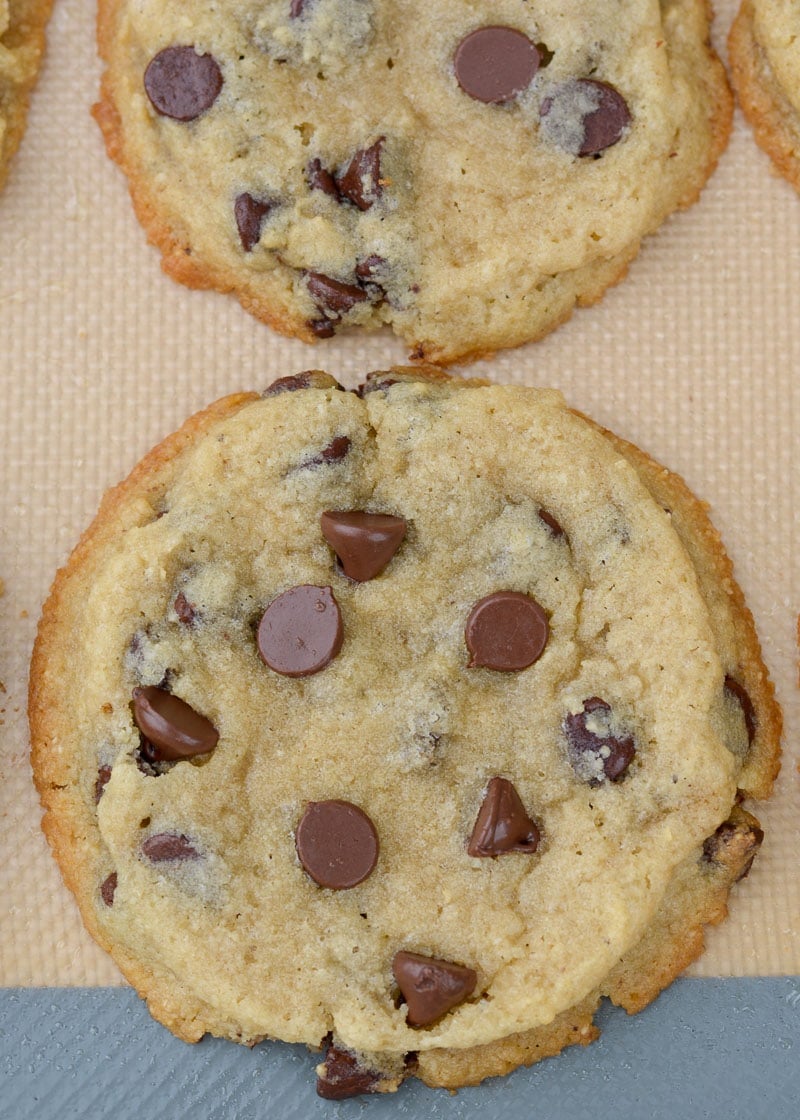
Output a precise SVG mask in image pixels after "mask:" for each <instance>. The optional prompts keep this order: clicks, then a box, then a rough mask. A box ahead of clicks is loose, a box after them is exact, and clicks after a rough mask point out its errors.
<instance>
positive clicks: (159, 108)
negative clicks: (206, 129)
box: [144, 46, 222, 121]
mask: <svg viewBox="0 0 800 1120" xmlns="http://www.w3.org/2000/svg"><path fill="white" fill-rule="evenodd" d="M144 88H145V90H146V91H147V96H148V97H149V98H150V101H151V103H152V105H153V108H154V109H155V110H156V112H158V113H160V114H161V116H162V117H171V118H172V119H173V120H176V121H193V120H194V119H195V117H199V116H200V114H201V113H204V112H205V111H206V109H210V108H211V106H212V105H213V104H214V102H215V101H216V99H217V96H218V95H219V91H220V90H221V89H222V71H221V70H220V68H219V66H218V64H217V61H216V59H215V58H214V57H213V55H210V54H198V53H197V51H196V50H195V49H194V47H192V46H184V47H166V48H165V49H164V50H163V51H159V52H158V54H157V55H156V56H155V57H154V58H152V59H151V60H150V63H149V65H148V67H147V69H146V70H145V72H144Z"/></svg>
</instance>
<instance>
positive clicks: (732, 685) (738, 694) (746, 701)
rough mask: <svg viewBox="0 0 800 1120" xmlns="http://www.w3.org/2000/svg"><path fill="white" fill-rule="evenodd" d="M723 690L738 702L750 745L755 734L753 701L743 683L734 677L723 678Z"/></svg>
mask: <svg viewBox="0 0 800 1120" xmlns="http://www.w3.org/2000/svg"><path fill="white" fill-rule="evenodd" d="M725 691H726V692H727V693H728V695H729V696H732V697H733V699H734V700H737V701H738V702H739V705H740V707H741V709H742V715H743V716H744V724H745V727H746V728H747V741H748V743H749V744H750V745H751V746H752V743H753V739H754V738H755V735H756V710H755V708H754V707H753V701H752V700H751V699H750V694H749V693H748V691H747V689H746V688H745V687H744V685H741V684H739V682H738V681H737V680H736V679H735V677H726V678H725Z"/></svg>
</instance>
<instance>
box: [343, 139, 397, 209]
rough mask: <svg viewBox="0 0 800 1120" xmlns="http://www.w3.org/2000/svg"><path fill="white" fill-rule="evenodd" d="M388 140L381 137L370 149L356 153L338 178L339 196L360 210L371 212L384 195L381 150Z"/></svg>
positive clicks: (363, 149)
mask: <svg viewBox="0 0 800 1120" xmlns="http://www.w3.org/2000/svg"><path fill="white" fill-rule="evenodd" d="M385 140H386V137H385V136H381V137H379V138H378V139H377V140H376V141H375V143H374V144H372V145H371V146H370V147H369V148H362V149H361V150H360V151H358V152H356V154H355V155H354V156H353V158H352V159H351V160H350V162H349V163H348V165H347V167H346V168H345V169H344V171H343V172H342V173H341V175H337V176H336V186H337V187H338V189H339V194H340V195H342V196H344V198H347V199H349V200H350V202H352V203H354V204H355V205H356V206H357V207H358V208H359V210H369V208H370V206H372V205H373V204H374V203H375V202H376V201H377V200H378V199H379V198H380V196H381V194H382V193H383V184H382V183H381V149H382V148H383V144H384V142H385Z"/></svg>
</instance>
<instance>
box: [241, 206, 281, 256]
mask: <svg viewBox="0 0 800 1120" xmlns="http://www.w3.org/2000/svg"><path fill="white" fill-rule="evenodd" d="M274 206H275V203H274V202H273V201H271V200H268V199H258V198H254V197H253V195H251V194H247V193H245V194H240V195H239V196H238V198H237V199H236V202H235V203H234V204H233V214H234V217H235V218H236V228H237V229H238V230H239V239H240V241H241V242H242V248H243V249H244V251H245V253H251V252H252V251H253V249H254V248H255V246H256V245H257V244H258V242H259V240H260V238H261V226H262V225H263V222H264V219H265V218H266V216H267V215H268V214H269V212H270V210H272V209H273V208H274Z"/></svg>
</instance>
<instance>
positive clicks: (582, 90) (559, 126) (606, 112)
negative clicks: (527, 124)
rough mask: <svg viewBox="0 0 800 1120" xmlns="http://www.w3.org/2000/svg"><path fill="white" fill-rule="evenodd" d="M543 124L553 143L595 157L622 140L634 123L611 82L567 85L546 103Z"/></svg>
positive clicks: (589, 80)
mask: <svg viewBox="0 0 800 1120" xmlns="http://www.w3.org/2000/svg"><path fill="white" fill-rule="evenodd" d="M540 115H541V118H542V125H543V127H544V129H545V131H546V132H547V133H548V134H549V135H550V137H551V138H552V139H553V141H554V142H555V143H557V144H559V145H560V146H561V147H563V148H565V149H566V150H567V151H570V152H574V153H575V154H576V155H579V156H593V155H598V154H599V153H600V152H603V151H605V149H606V148H610V147H611V146H612V144H616V143H617V141H618V140H620V139H621V138H622V136H623V134H624V132H625V130H626V128H627V127H628V125H629V124H630V122H631V114H630V110H629V109H628V103H627V102H626V100H625V98H624V97H623V96H622V94H621V93H619V92H618V91H617V90H616V89H615V88H614V87H613V86H611V85H609V84H608V83H607V82H598V81H595V80H594V79H593V78H580V79H576V80H572V81H568V82H564V83H563V84H562V85H561V86H559V87H558V88H557V89H556V90H555V91H554V92H553V93H552V94H551V95H550V96H549V97H546V98H545V99H544V101H543V102H542V106H541V109H540Z"/></svg>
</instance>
